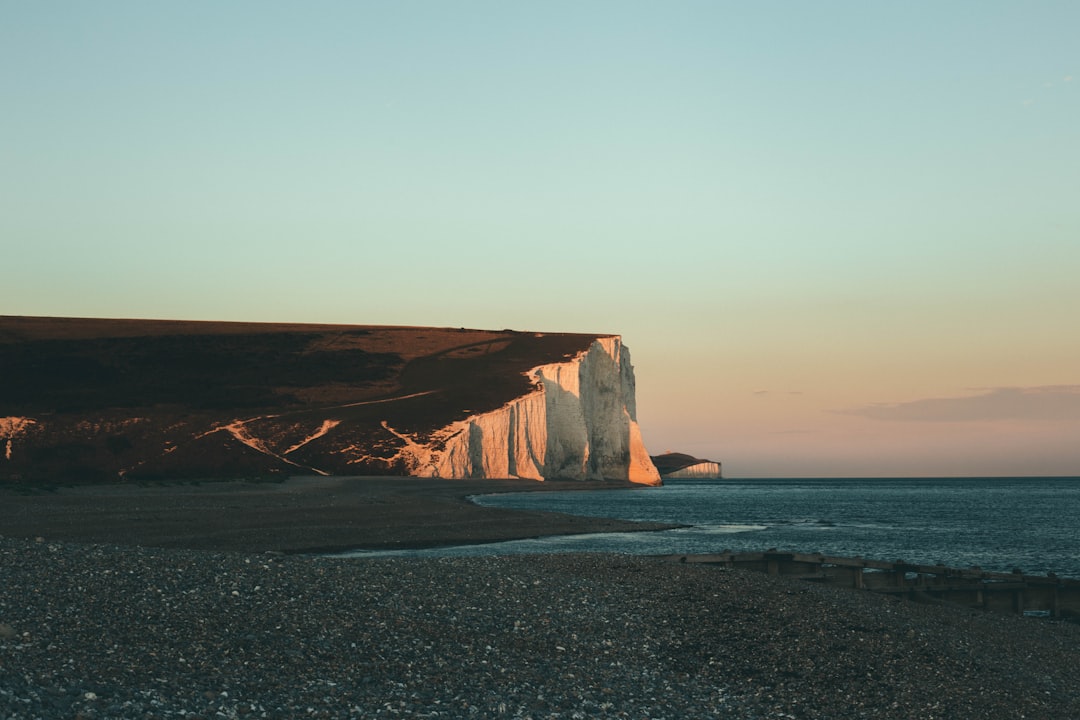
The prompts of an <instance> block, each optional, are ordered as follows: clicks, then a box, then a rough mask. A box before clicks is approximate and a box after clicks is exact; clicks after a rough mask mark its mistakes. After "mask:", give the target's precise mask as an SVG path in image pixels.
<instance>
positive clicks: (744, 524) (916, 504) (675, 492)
mask: <svg viewBox="0 0 1080 720" xmlns="http://www.w3.org/2000/svg"><path fill="white" fill-rule="evenodd" d="M473 500H474V502H476V503H478V504H480V505H485V506H490V507H502V508H515V509H523V510H550V511H556V512H563V513H571V514H576V515H585V516H590V517H609V518H622V519H627V520H649V521H656V522H663V523H672V524H680V525H686V526H687V527H685V528H680V529H677V530H665V531H660V532H635V533H610V534H607V533H603V534H592V535H573V536H563V537H549V538H539V539H535V540H518V541H512V542H502V543H491V544H486V545H473V546H460V547H452V548H435V549H430V550H422V551H396V552H384V553H360V552H358V553H355V554H356V555H374V554H379V555H394V554H396V555H413V556H423V555H429V556H430V555H439V556H462V555H498V554H517V553H550V552H618V553H633V554H670V553H709V552H719V551H721V550H725V549H727V550H734V551H754V550H766V549H769V548H776V549H778V550H793V551H800V552H821V553H824V554H827V555H840V556H856V555H861V556H862V557H865V558H872V559H875V560H900V559H902V560H905V561H907V562H913V563H925V564H938V563H941V564H945V565H948V566H950V567H971V566H979V567H981V568H983V569H984V570H990V571H998V572H1011V571H1012V570H1013V569H1014V568H1020V569H1021V570H1022V571H1023V572H1025V573H1028V574H1035V575H1041V574H1045V573H1048V572H1053V573H1056V574H1058V575H1060V576H1064V577H1073V578H1080V478H946V479H927V478H919V479H815V480H784V479H777V480H719V481H700V480H699V481H693V480H684V481H674V480H672V481H667V483H666V484H665V485H664V486H663V487H659V488H645V487H643V488H634V489H627V490H596V491H589V490H583V491H573V490H572V491H565V492H564V491H549V492H536V493H504V494H497V495H482V496H477V497H475V498H473Z"/></svg>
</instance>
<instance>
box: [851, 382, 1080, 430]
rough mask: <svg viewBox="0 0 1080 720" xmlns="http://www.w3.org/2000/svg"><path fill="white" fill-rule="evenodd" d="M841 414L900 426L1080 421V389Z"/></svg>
mask: <svg viewBox="0 0 1080 720" xmlns="http://www.w3.org/2000/svg"><path fill="white" fill-rule="evenodd" d="M840 412H841V413H842V414H844V415H856V416H858V417H863V418H869V419H871V420H893V421H900V422H981V421H999V420H1050V421H1058V422H1060V421H1080V385H1044V386H1041V387H1027V388H1015V387H1000V388H988V389H984V390H983V391H982V392H981V394H979V395H972V396H969V397H951V398H926V399H924V400H913V401H911V402H906V403H894V404H885V403H880V404H874V405H867V406H864V407H861V408H852V409H849V410H842V411H840Z"/></svg>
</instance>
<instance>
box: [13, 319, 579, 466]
mask: <svg viewBox="0 0 1080 720" xmlns="http://www.w3.org/2000/svg"><path fill="white" fill-rule="evenodd" d="M596 337H597V336H595V335H580V334H540V333H528V332H517V331H512V330H502V331H487V330H466V329H463V328H462V329H453V328H422V327H383V326H366V325H304V324H272V323H225V322H185V321H159V320H98V319H78V318H36V317H3V316H0V368H3V371H2V372H0V481H5V480H6V481H11V480H16V481H29V482H57V481H68V482H70V481H101V480H115V479H116V478H118V477H123V478H126V479H140V478H161V477H166V478H184V477H187V478H194V477H222V476H225V477H246V476H255V475H257V476H261V475H273V474H302V473H312V472H320V473H324V474H387V473H391V474H393V473H401V472H403V468H401V467H397V466H395V465H394V462H393V460H392V458H393V456H394V455H395V454H396V452H397V450H398V449H400V447H401V446H402V444H403V443H404V442H405V440H404V439H403V438H402V436H407V437H409V438H410V439H414V440H416V441H423V440H424V439H426V437H427V435H428V434H429V433H430V432H431V431H433V430H436V429H438V428H441V427H444V426H446V425H448V424H450V423H451V422H454V421H456V420H461V419H463V418H465V417H467V416H469V415H473V414H477V413H481V412H485V411H489V410H494V409H497V408H499V407H501V406H502V405H504V404H505V403H506V402H508V401H509V400H511V399H513V398H514V397H517V396H519V395H522V394H524V393H526V392H528V391H529V390H530V387H531V386H530V382H529V379H528V377H527V372H528V370H530V369H531V368H533V367H535V366H537V365H542V364H546V363H551V362H560V361H562V360H564V359H567V358H570V357H573V356H574V355H576V354H577V353H579V352H581V351H583V350H586V349H587V348H588V346H589V345H590V343H591V342H592V341H593V340H594V339H595V338H596ZM237 423H239V424H237ZM328 424H331V425H332V427H333V429H334V432H333V433H331V435H332V438H331V437H330V435H327V434H326V427H327V426H328ZM384 424H385V426H388V427H384ZM226 426H231V427H232V428H233V429H232V430H228V431H226V429H225V428H226ZM388 428H389V429H388ZM391 430H392V431H393V432H391ZM320 433H322V434H321V435H320ZM345 447H348V448H350V449H351V450H353V451H354V452H353V455H354V456H355V450H356V449H357V448H362V449H363V454H364V455H365V456H366V459H365V460H364V461H363V462H359V463H358V462H355V460H354V461H353V462H349V463H345V462H344V461H343V460H342V459H341V450H342V448H345Z"/></svg>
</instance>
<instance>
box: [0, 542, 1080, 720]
mask: <svg viewBox="0 0 1080 720" xmlns="http://www.w3.org/2000/svg"><path fill="white" fill-rule="evenodd" d="M1077 668H1080V626H1076V625H1071V624H1066V623H1060V622H1053V621H1048V620H1043V619H1034V618H1022V617H1010V616H1001V615H988V614H982V613H976V612H971V611H966V610H958V609H954V608H949V607H938V606H924V605H915V604H910V603H906V602H903V601H898V600H892V599H889V598H885V597H881V596H875V595H871V594H868V593H862V592H857V591H850V590H840V589H834V588H822V587H817V586H812V585H808V584H802V583H799V582H798V581H795V580H790V579H783V578H771V577H768V576H765V575H759V574H754V573H749V572H740V571H725V570H721V569H717V568H710V567H702V566H695V565H678V564H667V563H661V562H658V561H656V560H654V559H650V558H641V557H632V556H621V555H546V556H528V557H503V558H499V557H495V558H456V559H359V560H357V559H353V560H341V559H330V558H318V557H310V556H283V555H272V554H265V553H263V554H244V553H227V552H208V551H198V550H178V549H156V548H138V547H118V546H111V545H89V544H85V545H84V544H68V543H55V542H50V541H48V540H41V541H34V540H26V539H13V538H7V539H0V718H4V719H6V718H37V717H40V718H83V719H86V720H89V719H91V718H186V719H188V720H193V719H195V718H207V719H209V718H238V717H252V718H261V717H268V718H306V717H330V718H338V717H358V718H359V717H363V718H367V717H418V718H419V717H429V718H484V717H506V718H529V717H531V718H594V717H597V718H702V717H722V718H921V719H927V718H988V717H994V718H1039V719H1040V720H1043V719H1053V718H1062V719H1064V718H1080V683H1078V682H1077V681H1076V670H1077Z"/></svg>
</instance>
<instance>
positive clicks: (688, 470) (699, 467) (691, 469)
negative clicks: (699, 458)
mask: <svg viewBox="0 0 1080 720" xmlns="http://www.w3.org/2000/svg"><path fill="white" fill-rule="evenodd" d="M664 477H666V478H671V479H673V480H679V479H682V480H719V479H720V478H722V477H723V473H722V472H721V469H720V463H718V462H712V461H706V462H699V463H697V464H694V465H690V466H688V467H684V468H681V469H679V470H676V471H675V472H671V473H667V474H665V475H664Z"/></svg>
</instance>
